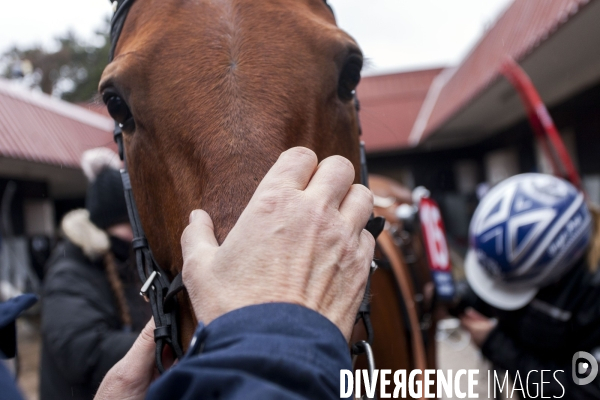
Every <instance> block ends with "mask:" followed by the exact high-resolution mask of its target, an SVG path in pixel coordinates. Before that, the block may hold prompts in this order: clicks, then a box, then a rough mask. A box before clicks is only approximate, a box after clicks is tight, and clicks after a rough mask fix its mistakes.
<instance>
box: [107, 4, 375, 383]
mask: <svg viewBox="0 0 600 400" xmlns="http://www.w3.org/2000/svg"><path fill="white" fill-rule="evenodd" d="M134 1H135V0H115V1H114V2H113V7H114V11H115V14H114V16H113V18H112V21H111V32H110V39H111V46H110V53H109V62H110V61H112V60H113V59H114V55H115V49H116V47H117V42H118V40H119V37H120V36H121V32H122V30H123V25H124V24H125V20H126V18H127V13H128V12H129V9H130V7H131V5H132V4H133V2H134ZM324 3H325V5H327V7H329V4H327V0H324ZM329 9H330V10H331V7H329ZM332 12H333V11H332ZM105 100H108V99H105ZM354 104H355V108H356V115H357V122H358V127H359V134H362V130H361V128H360V121H359V120H358V112H359V110H360V105H359V102H358V99H356V96H355V98H354ZM113 133H114V140H115V142H116V143H117V145H118V147H119V155H120V157H121V160H123V161H124V163H125V168H124V169H122V170H121V177H122V180H123V187H124V190H125V200H126V203H127V211H128V213H129V219H130V221H131V227H132V230H133V236H134V239H133V242H132V243H133V249H134V253H135V262H136V266H137V270H138V273H139V275H140V279H141V280H142V282H144V284H143V286H142V289H141V291H140V294H141V295H142V296H144V298H146V300H148V301H149V302H150V305H151V307H152V315H153V317H154V321H155V324H156V329H155V330H154V341H155V342H156V366H157V368H158V370H159V371H160V372H161V373H162V372H164V365H163V360H162V353H163V349H164V348H165V346H169V347H171V349H172V350H173V353H174V355H175V356H176V357H177V358H181V357H182V356H183V348H182V346H181V342H180V337H179V331H178V316H179V315H178V307H177V299H176V298H175V295H176V294H177V293H179V292H180V291H181V290H183V289H184V286H183V282H182V279H181V274H178V275H177V276H175V278H174V279H173V281H170V280H169V278H168V276H167V274H166V273H165V271H164V270H163V269H162V268H161V267H160V265H158V263H157V262H156V260H155V259H154V256H153V255H152V251H151V250H150V247H149V245H148V240H147V239H146V235H145V233H144V230H143V229H142V223H141V221H140V217H139V214H138V209H137V206H136V204H135V200H134V198H133V193H132V191H131V181H130V179H129V172H128V170H127V162H126V160H125V151H124V144H123V131H122V125H121V124H119V123H118V122H117V121H115V129H114V132H113ZM360 163H361V170H360V173H361V183H362V184H363V185H365V186H367V187H368V171H367V159H366V154H365V146H364V143H363V142H362V141H361V142H360ZM384 224H385V220H384V219H383V218H381V217H373V216H371V218H370V219H369V222H368V223H367V226H366V227H365V229H366V230H368V231H369V232H371V234H372V235H373V236H374V237H375V238H377V237H378V236H379V234H380V233H381V231H382V230H383V227H384ZM375 269H376V264H375V262H373V263H372V264H371V274H369V279H368V281H367V289H366V291H365V295H364V297H363V300H362V302H361V305H360V308H359V310H358V314H357V317H356V322H357V323H358V322H359V321H360V320H362V321H363V323H364V325H365V329H366V332H367V340H366V341H361V342H358V343H356V344H354V345H353V346H352V353H353V354H354V355H358V354H362V353H364V352H366V353H367V356H369V360H370V365H371V369H372V368H373V367H374V365H373V363H372V352H371V347H370V345H371V344H372V343H373V328H372V326H371V320H370V302H369V299H370V290H369V288H370V283H371V275H372V273H373V272H374V270H375Z"/></svg>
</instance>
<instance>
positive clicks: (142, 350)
mask: <svg viewBox="0 0 600 400" xmlns="http://www.w3.org/2000/svg"><path fill="white" fill-rule="evenodd" d="M155 328H156V325H155V324H154V318H150V321H148V323H147V324H146V326H145V327H144V329H142V331H141V332H140V335H139V336H138V338H137V339H136V340H135V342H134V343H133V346H132V347H131V350H129V352H128V353H127V354H126V355H125V357H126V358H129V359H130V360H131V361H130V362H132V363H135V364H136V366H138V367H142V368H143V366H148V365H149V366H150V367H148V368H149V371H148V372H149V373H152V371H153V370H154V357H155V354H154V352H155V349H156V343H154V329H155Z"/></svg>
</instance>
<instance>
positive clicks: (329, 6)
mask: <svg viewBox="0 0 600 400" xmlns="http://www.w3.org/2000/svg"><path fill="white" fill-rule="evenodd" d="M323 3H325V5H326V6H327V8H329V11H331V14H333V18H334V19H335V13H334V12H333V8H331V5H329V3H328V2H327V0H323Z"/></svg>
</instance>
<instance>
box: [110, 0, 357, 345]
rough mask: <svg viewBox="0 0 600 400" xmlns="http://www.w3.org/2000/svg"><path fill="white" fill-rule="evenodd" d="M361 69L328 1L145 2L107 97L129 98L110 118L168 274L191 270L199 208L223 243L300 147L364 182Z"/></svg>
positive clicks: (114, 65) (117, 57)
mask: <svg viewBox="0 0 600 400" xmlns="http://www.w3.org/2000/svg"><path fill="white" fill-rule="evenodd" d="M361 67H362V54H361V52H360V49H359V47H358V46H357V44H356V42H355V41H354V40H353V39H352V38H351V37H350V36H349V35H348V34H346V33H345V32H343V31H342V30H341V29H339V28H338V27H337V26H336V23H335V19H334V16H333V14H332V12H331V10H330V9H329V8H328V6H327V4H326V3H325V2H324V1H323V0H264V1H254V0H195V1H190V0H185V1H183V0H171V1H162V0H137V1H136V2H133V4H132V5H131V8H130V9H129V12H128V15H127V18H126V20H125V23H124V25H123V28H122V31H121V34H120V38H119V40H118V42H117V45H116V48H115V53H114V59H113V61H112V62H111V63H110V64H109V65H108V66H107V67H106V69H105V71H104V74H103V76H102V79H101V82H100V91H101V93H102V94H103V96H104V98H106V97H107V96H111V97H113V98H116V99H118V101H117V102H113V104H112V106H111V107H109V111H110V113H111V115H112V116H113V118H115V119H116V120H117V121H119V122H120V123H121V124H122V129H123V138H124V144H125V154H126V158H127V164H128V168H129V172H130V176H131V183H132V187H133V193H134V197H135V201H136V203H137V207H138V210H139V214H140V218H141V221H142V225H143V226H144V230H145V231H146V234H147V237H148V242H149V244H150V247H151V248H152V252H153V254H154V257H155V258H156V260H157V262H158V263H159V264H160V265H161V266H162V267H163V269H165V270H168V271H170V272H171V274H176V273H177V272H179V271H180V270H181V267H182V257H181V249H180V245H179V241H180V237H181V233H182V232H183V230H184V228H185V226H186V225H187V221H188V216H189V213H190V212H191V211H192V210H194V209H198V208H201V209H204V210H206V211H207V212H208V214H209V215H210V216H211V217H212V219H213V221H214V225H215V234H216V237H217V240H218V241H219V242H222V241H223V240H224V239H225V237H226V236H227V233H228V232H229V230H230V229H231V228H232V227H233V225H234V224H235V222H236V220H237V219H238V217H239V215H240V214H241V212H242V210H243V209H244V208H245V206H246V204H247V203H248V201H249V200H250V198H251V196H252V194H253V193H254V191H255V189H256V187H257V185H258V183H259V182H260V180H261V179H262V177H263V176H264V175H265V174H266V172H267V171H268V170H269V168H270V167H271V165H273V163H274V162H275V160H276V159H277V157H278V156H279V154H280V153H281V152H282V151H284V150H286V149H288V148H290V147H294V146H305V147H308V148H311V149H312V150H314V151H315V152H316V154H317V156H318V158H319V159H323V158H325V157H328V156H330V155H334V154H339V155H342V156H344V157H346V158H348V159H349V160H350V161H351V162H352V163H353V164H354V166H355V170H356V181H357V182H358V180H359V176H360V153H359V138H358V135H359V126H358V119H357V118H358V117H357V114H356V110H355V105H354V101H353V98H354V97H353V95H354V89H355V88H356V86H357V84H358V82H359V80H360V70H361ZM282 268H284V266H282ZM184 322H185V321H184ZM192 326H193V325H192V324H191V323H190V324H187V327H185V326H184V330H186V331H189V332H188V333H189V334H191V331H192V330H193V329H191V328H192ZM184 336H185V337H189V336H188V335H187V334H186V335H184ZM184 339H185V338H184Z"/></svg>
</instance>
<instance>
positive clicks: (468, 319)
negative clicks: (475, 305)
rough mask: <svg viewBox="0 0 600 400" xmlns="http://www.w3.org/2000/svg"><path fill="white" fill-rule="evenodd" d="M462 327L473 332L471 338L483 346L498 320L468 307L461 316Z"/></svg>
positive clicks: (478, 345) (479, 345)
mask: <svg viewBox="0 0 600 400" xmlns="http://www.w3.org/2000/svg"><path fill="white" fill-rule="evenodd" d="M460 323H461V325H462V327H463V328H464V329H465V330H467V332H469V333H470V334H471V340H473V343H475V344H476V345H477V347H479V348H481V346H483V344H484V343H485V340H486V339H487V337H488V336H489V335H490V332H491V331H492V329H494V327H495V326H496V321H494V320H492V319H490V318H487V317H485V316H483V315H481V314H480V313H478V312H477V311H475V310H474V309H472V308H467V309H466V310H465V313H464V314H463V315H462V316H461V317H460Z"/></svg>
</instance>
